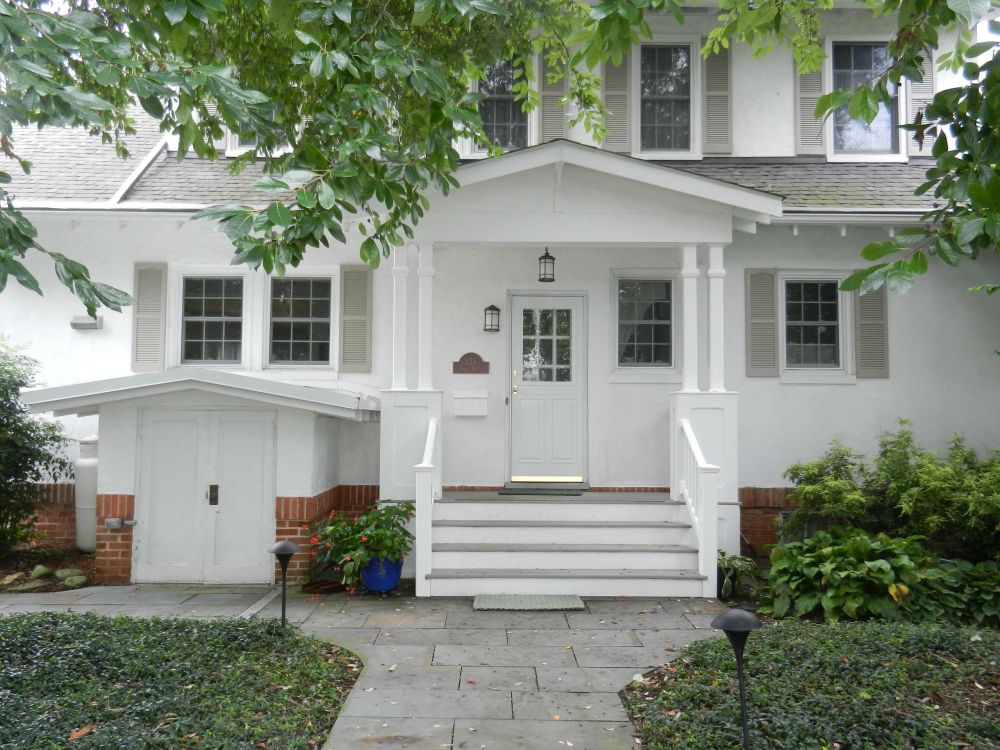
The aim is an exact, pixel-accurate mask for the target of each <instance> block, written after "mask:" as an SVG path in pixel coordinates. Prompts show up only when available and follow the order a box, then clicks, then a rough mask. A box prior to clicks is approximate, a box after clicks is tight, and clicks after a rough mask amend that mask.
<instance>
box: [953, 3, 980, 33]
mask: <svg viewBox="0 0 1000 750" xmlns="http://www.w3.org/2000/svg"><path fill="white" fill-rule="evenodd" d="M948 7H949V8H951V10H952V11H953V12H954V13H955V15H956V16H958V17H959V18H961V19H962V21H964V22H965V25H966V27H968V28H972V27H973V26H975V25H976V24H977V23H979V21H980V20H982V18H983V16H985V15H986V14H987V13H989V11H990V0H948Z"/></svg>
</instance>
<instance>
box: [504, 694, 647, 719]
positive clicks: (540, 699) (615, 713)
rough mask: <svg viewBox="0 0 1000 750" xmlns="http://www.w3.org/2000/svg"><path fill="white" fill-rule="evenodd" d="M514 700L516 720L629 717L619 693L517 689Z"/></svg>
mask: <svg viewBox="0 0 1000 750" xmlns="http://www.w3.org/2000/svg"><path fill="white" fill-rule="evenodd" d="M513 704H514V719H515V720H516V721H521V720H524V719H529V720H530V719H536V720H545V719H548V720H554V721H564V720H565V721H628V714H627V713H625V708H624V706H622V702H621V699H620V698H619V697H618V694H617V693H561V692H556V691H546V692H544V693H541V692H540V693H515V694H514V696H513ZM556 717H558V718H556Z"/></svg>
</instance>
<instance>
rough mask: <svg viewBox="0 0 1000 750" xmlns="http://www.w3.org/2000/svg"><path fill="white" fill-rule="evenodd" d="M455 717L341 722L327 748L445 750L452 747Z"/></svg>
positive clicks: (359, 719) (352, 749) (350, 749)
mask: <svg viewBox="0 0 1000 750" xmlns="http://www.w3.org/2000/svg"><path fill="white" fill-rule="evenodd" d="M454 726H455V720H454V719H414V718H404V719H370V718H364V717H345V718H344V719H342V720H340V721H338V722H337V724H336V726H334V728H333V731H332V732H331V733H330V737H329V739H327V741H326V744H324V745H323V750H355V749H356V748H373V750H442V748H445V749H447V748H450V747H451V738H452V733H453V731H454Z"/></svg>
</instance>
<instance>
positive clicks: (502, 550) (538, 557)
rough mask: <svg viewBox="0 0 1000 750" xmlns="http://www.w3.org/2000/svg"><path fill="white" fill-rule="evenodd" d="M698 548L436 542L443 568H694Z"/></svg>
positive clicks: (436, 561)
mask: <svg viewBox="0 0 1000 750" xmlns="http://www.w3.org/2000/svg"><path fill="white" fill-rule="evenodd" d="M697 564H698V550H697V548H695V547H690V546H687V545H682V544H495V543H482V544H465V543H461V542H457V543H438V544H435V545H433V549H432V556H431V565H432V568H433V569H434V570H437V569H440V568H477V567H484V568H538V569H554V568H564V569H577V568H581V569H582V568H607V569H616V568H617V569H622V568H628V569H631V568H638V569H651V568H661V567H662V568H692V567H694V566H696V565H697Z"/></svg>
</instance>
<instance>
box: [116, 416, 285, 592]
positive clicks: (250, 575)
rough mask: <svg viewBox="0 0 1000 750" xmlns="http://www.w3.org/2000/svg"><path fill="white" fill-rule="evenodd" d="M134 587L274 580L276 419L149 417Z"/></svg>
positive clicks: (141, 471) (144, 420) (142, 458)
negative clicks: (138, 584) (270, 551)
mask: <svg viewBox="0 0 1000 750" xmlns="http://www.w3.org/2000/svg"><path fill="white" fill-rule="evenodd" d="M140 442H141V450H140V466H139V487H138V492H137V495H136V522H137V523H136V528H135V532H134V539H135V541H134V545H135V547H134V554H135V562H136V565H135V580H136V581H141V582H178V583H181V582H183V583H187V582H203V583H268V582H270V581H271V580H272V576H273V561H272V560H271V556H270V555H269V554H268V552H267V548H268V546H269V545H270V544H271V543H273V541H274V415H273V413H271V412H267V411H256V410H247V411H235V410H234V411H215V410H213V411H207V410H171V409H155V410H147V411H144V412H143V415H142V432H141V436H140Z"/></svg>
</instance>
